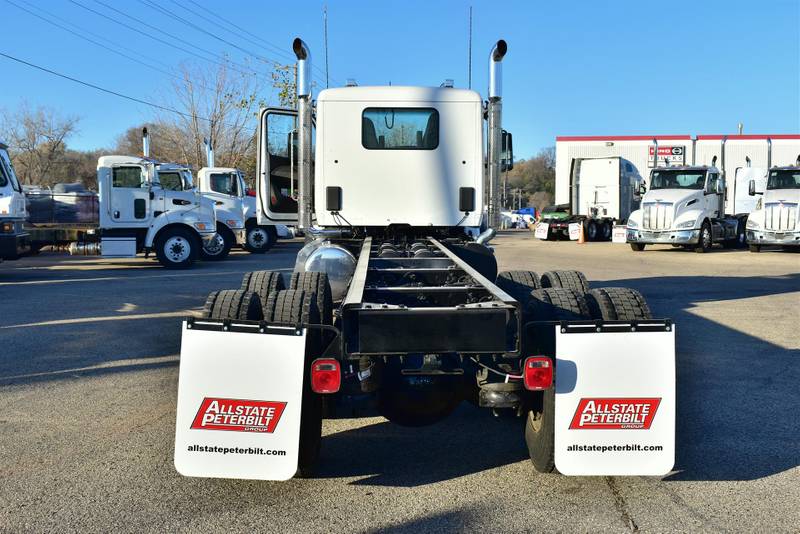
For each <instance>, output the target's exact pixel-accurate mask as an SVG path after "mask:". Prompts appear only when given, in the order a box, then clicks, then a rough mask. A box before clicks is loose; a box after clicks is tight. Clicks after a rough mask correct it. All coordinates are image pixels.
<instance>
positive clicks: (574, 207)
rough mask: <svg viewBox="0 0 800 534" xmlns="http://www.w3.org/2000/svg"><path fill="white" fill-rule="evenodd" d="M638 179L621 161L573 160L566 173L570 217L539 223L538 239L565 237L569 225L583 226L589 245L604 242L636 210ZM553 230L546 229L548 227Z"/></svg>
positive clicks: (638, 201)
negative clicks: (568, 171)
mask: <svg viewBox="0 0 800 534" xmlns="http://www.w3.org/2000/svg"><path fill="white" fill-rule="evenodd" d="M641 194H642V177H641V176H640V175H639V171H637V170H636V167H634V165H633V164H632V163H631V162H630V161H628V160H626V159H625V158H621V157H616V156H615V157H609V158H577V159H574V160H572V172H571V173H570V204H569V211H570V217H569V218H568V219H566V220H558V221H556V220H553V221H552V222H550V223H548V222H543V223H540V224H543V225H545V226H546V228H544V229H540V235H542V236H546V238H548V239H556V238H558V237H562V236H563V237H569V232H568V229H569V225H570V224H575V223H577V224H581V225H583V230H584V235H585V236H586V239H588V240H589V241H608V240H610V239H611V232H612V229H613V228H614V225H615V224H625V223H626V222H627V220H628V217H629V216H630V214H631V213H632V212H633V211H635V210H637V209H638V208H639V203H640V202H641ZM551 225H552V226H553V228H552V229H551V228H549V226H551Z"/></svg>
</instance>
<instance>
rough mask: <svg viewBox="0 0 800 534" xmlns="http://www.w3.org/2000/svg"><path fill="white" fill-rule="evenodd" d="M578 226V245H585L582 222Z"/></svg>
mask: <svg viewBox="0 0 800 534" xmlns="http://www.w3.org/2000/svg"><path fill="white" fill-rule="evenodd" d="M580 225H581V227H580V229H579V230H578V244H579V245H583V244H584V243H586V238H585V237H583V222H581V223H580Z"/></svg>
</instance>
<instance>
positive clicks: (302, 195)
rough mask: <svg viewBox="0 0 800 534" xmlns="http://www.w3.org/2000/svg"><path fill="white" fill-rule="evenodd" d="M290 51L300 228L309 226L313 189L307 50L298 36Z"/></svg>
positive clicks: (309, 54)
mask: <svg viewBox="0 0 800 534" xmlns="http://www.w3.org/2000/svg"><path fill="white" fill-rule="evenodd" d="M292 50H293V51H294V54H295V56H297V118H298V122H299V124H298V127H299V130H300V131H299V141H300V142H299V150H300V168H299V172H298V182H299V184H298V185H299V187H298V191H297V193H298V197H299V198H298V203H297V222H298V226H299V227H300V228H301V229H306V228H311V219H312V214H313V212H314V206H313V205H312V201H311V198H312V193H313V189H314V184H313V178H314V177H313V176H312V175H311V169H312V154H311V128H312V125H311V116H312V114H313V111H314V110H313V105H312V102H311V81H312V79H311V52H310V51H309V49H308V46H306V44H305V43H304V42H303V40H302V39H300V38H297V39H295V40H294V42H293V43H292Z"/></svg>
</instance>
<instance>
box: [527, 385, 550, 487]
mask: <svg viewBox="0 0 800 534" xmlns="http://www.w3.org/2000/svg"><path fill="white" fill-rule="evenodd" d="M555 401H556V393H555V387H552V386H551V387H550V389H548V390H546V391H543V392H541V393H540V394H539V395H537V399H536V400H535V402H534V406H533V407H532V409H531V410H530V411H529V412H528V417H527V419H526V422H525V445H527V446H528V455H529V456H530V458H531V463H532V464H533V468H534V469H536V471H538V472H539V473H552V472H553V471H555V468H556V462H555V436H556V430H555V413H556V402H555Z"/></svg>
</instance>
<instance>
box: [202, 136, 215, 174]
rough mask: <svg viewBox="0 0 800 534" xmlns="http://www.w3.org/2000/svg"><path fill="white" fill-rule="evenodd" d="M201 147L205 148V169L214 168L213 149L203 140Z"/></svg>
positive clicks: (209, 143) (206, 140) (207, 141)
mask: <svg viewBox="0 0 800 534" xmlns="http://www.w3.org/2000/svg"><path fill="white" fill-rule="evenodd" d="M203 145H204V146H205V147H206V167H213V166H214V147H213V146H211V141H209V140H208V139H206V138H205V137H204V138H203Z"/></svg>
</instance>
